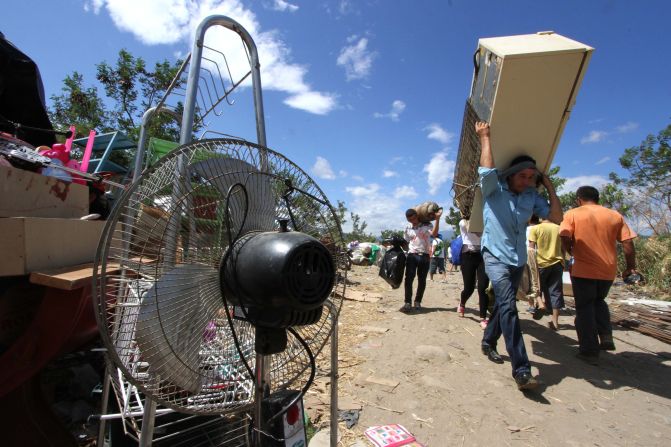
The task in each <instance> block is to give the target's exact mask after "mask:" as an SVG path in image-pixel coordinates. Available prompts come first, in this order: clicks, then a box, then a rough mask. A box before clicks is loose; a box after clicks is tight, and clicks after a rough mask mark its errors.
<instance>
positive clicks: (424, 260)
mask: <svg viewBox="0 0 671 447" xmlns="http://www.w3.org/2000/svg"><path fill="white" fill-rule="evenodd" d="M429 264H430V261H429V255H418V254H417V253H408V256H407V258H406V260H405V302H406V303H410V302H412V283H413V281H414V280H415V276H417V295H415V302H417V303H421V302H422V297H423V296H424V289H426V275H428V274H429Z"/></svg>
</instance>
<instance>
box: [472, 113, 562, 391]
mask: <svg viewBox="0 0 671 447" xmlns="http://www.w3.org/2000/svg"><path fill="white" fill-rule="evenodd" d="M475 131H476V133H477V134H478V136H479V138H480V145H481V149H482V151H481V154H480V168H479V169H478V174H479V177H480V188H481V190H482V197H483V201H484V206H483V219H484V231H483V233H482V240H481V249H482V258H483V260H484V262H485V271H486V273H487V276H489V279H490V280H491V282H492V287H493V289H494V296H495V304H494V310H493V312H492V315H491V317H490V320H489V324H488V325H487V329H485V333H484V336H483V338H482V352H483V354H485V355H487V357H488V358H489V359H490V360H491V361H493V362H495V363H503V360H502V359H501V356H500V355H499V354H498V352H497V351H496V342H497V341H498V339H499V337H500V336H501V335H502V334H503V339H504V340H505V343H506V350H507V351H508V355H509V356H510V360H511V363H512V373H513V377H514V379H515V382H516V383H517V388H518V389H520V390H527V389H532V388H535V387H536V386H537V385H538V382H537V381H536V379H535V378H534V377H533V376H532V375H531V365H530V364H529V358H528V357H527V352H526V348H525V346H524V339H523V338H522V331H521V329H520V320H519V317H518V314H517V304H516V301H515V296H516V294H517V288H518V286H519V283H520V279H521V277H522V272H523V269H524V266H525V264H526V261H527V259H526V258H527V240H526V225H527V222H528V220H529V218H530V217H531V215H532V214H536V215H537V216H540V217H543V218H547V219H548V220H550V221H552V222H554V223H556V224H559V223H560V222H561V220H562V210H561V204H560V203H559V199H558V198H557V194H556V193H555V190H554V187H553V186H552V183H551V182H550V179H549V178H548V177H547V176H546V175H544V174H542V173H539V171H538V170H537V169H536V162H535V160H534V159H533V158H531V157H529V156H527V155H521V156H518V157H517V158H515V159H514V160H513V161H512V162H511V163H510V166H509V167H508V169H506V170H504V171H502V172H500V171H499V170H498V169H496V168H495V167H494V158H493V156H492V148H491V145H490V141H489V135H490V130H489V124H487V123H485V122H481V121H480V122H477V123H476V124H475ZM538 175H541V182H542V184H543V186H544V187H545V189H546V190H547V192H548V195H549V197H550V204H549V205H548V203H547V201H546V200H545V199H544V198H543V197H542V196H541V195H540V194H539V193H538V191H537V190H536V188H535V187H536V179H537V176H538Z"/></svg>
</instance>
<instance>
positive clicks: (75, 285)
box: [30, 258, 156, 290]
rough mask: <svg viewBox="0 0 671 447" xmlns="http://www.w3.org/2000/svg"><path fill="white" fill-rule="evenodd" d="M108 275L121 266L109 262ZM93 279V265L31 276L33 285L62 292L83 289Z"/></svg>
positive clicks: (153, 260) (143, 260)
mask: <svg viewBox="0 0 671 447" xmlns="http://www.w3.org/2000/svg"><path fill="white" fill-rule="evenodd" d="M132 261H134V262H136V263H141V264H143V265H148V264H152V263H154V262H156V260H155V259H142V260H140V259H139V258H133V259H132ZM106 267H107V269H106V273H107V274H112V273H116V272H118V271H119V269H120V267H121V266H120V265H119V264H118V263H116V262H109V263H108V264H107V266H106ZM92 279H93V263H87V264H79V265H73V266H70V267H63V268H59V269H52V270H45V271H38V272H32V273H31V274H30V282H31V283H33V284H40V285H42V286H47V287H53V288H55V289H61V290H75V289H81V288H82V287H85V286H86V285H88V284H89V283H90V282H91V280H92Z"/></svg>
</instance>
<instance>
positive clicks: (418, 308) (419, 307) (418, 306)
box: [415, 301, 422, 312]
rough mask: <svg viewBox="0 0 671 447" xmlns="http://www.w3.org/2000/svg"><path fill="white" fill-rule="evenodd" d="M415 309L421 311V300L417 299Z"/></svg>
mask: <svg viewBox="0 0 671 447" xmlns="http://www.w3.org/2000/svg"><path fill="white" fill-rule="evenodd" d="M415 310H416V311H417V312H419V311H420V310H422V303H421V302H419V301H415Z"/></svg>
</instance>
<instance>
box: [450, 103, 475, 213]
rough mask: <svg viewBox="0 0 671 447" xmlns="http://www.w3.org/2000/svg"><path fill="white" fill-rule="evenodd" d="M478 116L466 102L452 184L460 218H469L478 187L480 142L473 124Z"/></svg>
mask: <svg viewBox="0 0 671 447" xmlns="http://www.w3.org/2000/svg"><path fill="white" fill-rule="evenodd" d="M476 121H479V118H478V115H477V114H476V113H475V110H474V109H473V107H472V106H471V103H470V101H466V107H465V108H464V119H463V124H462V127H461V138H460V141H459V151H458V153H457V164H456V169H455V172H454V181H453V182H452V191H453V192H454V199H453V200H454V204H455V205H456V206H457V208H459V211H461V215H462V216H470V214H471V207H472V206H473V200H474V198H475V190H476V188H477V187H478V165H479V164H480V142H479V140H478V136H477V135H476V133H475V123H476Z"/></svg>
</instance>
